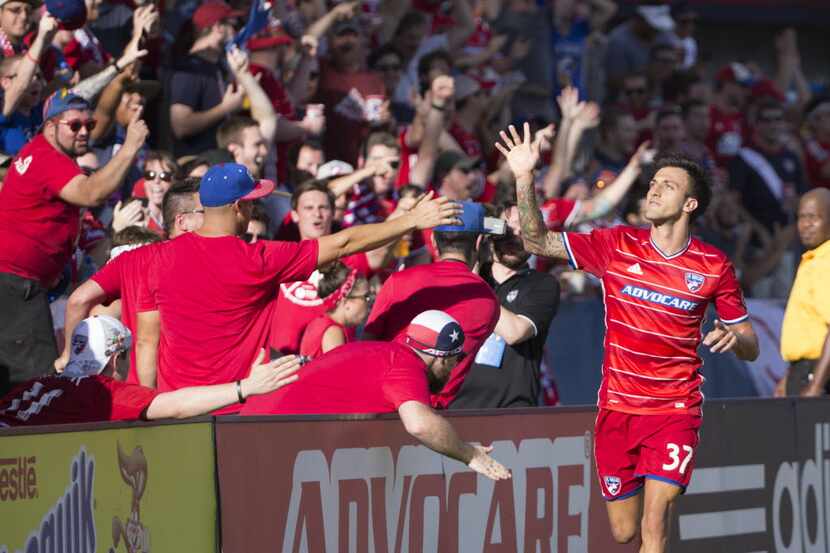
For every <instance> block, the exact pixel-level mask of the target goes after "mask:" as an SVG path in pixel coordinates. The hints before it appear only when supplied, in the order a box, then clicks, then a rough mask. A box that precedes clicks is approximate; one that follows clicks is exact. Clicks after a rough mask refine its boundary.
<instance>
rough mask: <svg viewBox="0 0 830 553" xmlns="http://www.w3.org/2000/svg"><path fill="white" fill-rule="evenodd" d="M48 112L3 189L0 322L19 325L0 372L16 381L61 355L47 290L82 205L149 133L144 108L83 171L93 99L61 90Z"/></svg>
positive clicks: (3, 338)
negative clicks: (102, 159)
mask: <svg viewBox="0 0 830 553" xmlns="http://www.w3.org/2000/svg"><path fill="white" fill-rule="evenodd" d="M43 115H44V117H43V120H44V124H43V127H42V132H41V133H40V134H38V135H37V136H35V138H33V139H32V140H31V141H30V142H29V143H27V144H26V145H25V146H23V148H22V149H21V150H20V152H19V153H18V154H17V156H16V157H15V158H14V160H13V161H12V163H11V167H10V169H9V172H8V174H7V175H6V177H5V179H4V182H3V186H2V188H0V290H2V293H3V295H4V302H3V303H4V305H3V309H0V327H2V328H5V329H14V331H12V332H3V333H0V352H3V353H2V354H0V371H5V370H9V371H11V380H12V381H13V382H18V381H22V380H25V379H27V378H30V377H32V376H36V375H38V374H42V373H43V371H44V370H46V368H47V367H50V366H51V364H52V362H53V361H54V360H55V358H56V357H57V356H58V352H57V348H56V344H55V339H54V334H53V332H52V316H51V314H50V312H49V303H48V300H47V295H46V293H47V290H48V289H49V288H51V287H52V286H54V285H55V284H56V283H57V281H58V279H59V278H60V275H61V273H62V272H63V269H64V266H65V265H66V264H67V262H68V261H69V259H70V257H71V255H72V252H73V250H74V245H75V240H76V238H77V236H78V230H79V227H80V210H81V208H82V207H93V206H96V205H100V204H101V203H103V202H104V200H106V199H107V197H109V196H110V194H112V193H113V192H114V191H115V189H116V188H117V187H118V185H119V183H120V182H121V181H122V180H123V178H124V176H125V175H126V174H127V171H128V170H129V169H130V166H131V165H132V163H133V161H134V159H135V157H136V155H137V154H138V152H139V150H140V149H141V147H142V145H143V144H144V139H145V137H146V136H147V134H148V130H147V126H146V125H145V124H144V122H143V121H141V120H140V119H139V117H140V116H141V111H140V110H139V111H137V112H136V113H135V114H134V115H133V119H132V121H131V123H130V125H129V126H128V128H127V135H126V137H125V140H124V144H123V145H122V147H121V149H120V150H119V151H118V153H117V154H116V155H115V156H113V158H112V159H111V160H110V161H109V163H107V164H106V165H104V166H103V167H101V168H100V169H99V170H98V171H96V172H95V173H94V174H92V175H91V176H86V175H85V174H84V173H83V172H82V171H81V169H80V168H79V167H78V165H77V164H76V163H75V161H74V159H73V158H74V157H77V156H80V155H83V154H85V153H86V152H88V151H89V136H90V132H91V131H92V129H93V128H94V126H95V120H94V119H92V110H91V108H90V106H89V103H88V102H87V101H86V100H84V99H83V98H81V97H80V96H77V95H75V94H73V93H72V92H70V91H68V90H66V89H62V90H59V91H57V92H55V93H54V94H53V95H52V96H50V97H49V98H48V99H47V101H46V103H45V104H44V106H43ZM24 337H25V340H24ZM21 344H22V346H21Z"/></svg>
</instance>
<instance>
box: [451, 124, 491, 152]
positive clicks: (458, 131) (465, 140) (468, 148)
mask: <svg viewBox="0 0 830 553" xmlns="http://www.w3.org/2000/svg"><path fill="white" fill-rule="evenodd" d="M449 132H450V135H451V136H452V137H453V138H454V139H455V141H456V142H458V145H459V146H461V149H462V150H464V153H465V154H466V155H467V157H469V158H472V159H479V158H481V156H482V155H483V153H482V152H483V150H482V148H481V141H479V139H478V137H477V136H476V135H474V134H473V133H470V132H467V130H466V129H464V127H462V126H461V125H459V124H458V122H457V121H453V123H452V125H451V126H450V131H449Z"/></svg>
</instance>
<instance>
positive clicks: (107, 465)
mask: <svg viewBox="0 0 830 553" xmlns="http://www.w3.org/2000/svg"><path fill="white" fill-rule="evenodd" d="M595 415H596V413H595V410H594V409H591V408H582V407H566V408H552V409H537V410H530V409H523V410H512V411H470V412H456V413H448V414H447V416H448V418H449V419H450V420H451V422H452V424H453V426H454V427H455V428H456V429H457V430H458V432H459V434H460V435H461V437H462V438H463V439H466V440H469V441H477V442H481V443H485V444H492V445H493V446H494V451H493V455H494V456H495V458H496V459H498V460H499V461H501V462H502V463H504V464H505V465H507V466H508V467H509V468H510V469H511V470H512V472H513V479H512V480H508V481H502V482H498V483H493V482H492V481H489V480H487V479H485V478H484V477H481V476H478V475H476V474H475V473H473V472H471V471H470V470H469V469H468V468H467V467H465V466H463V465H462V464H460V463H458V462H456V461H452V460H450V459H447V458H445V457H442V456H440V455H438V454H436V453H434V452H432V451H430V450H429V449H427V448H425V447H423V446H419V445H416V443H415V442H414V440H413V439H412V438H411V437H409V436H408V435H407V434H406V432H405V431H404V429H403V427H402V425H401V423H400V421H399V420H397V419H396V418H395V417H391V416H383V417H361V416H352V417H252V418H240V417H221V418H217V419H209V418H205V419H199V420H197V421H195V422H188V423H180V424H174V423H170V424H149V423H134V424H127V425H124V424H119V425H113V424H100V425H82V426H71V427H57V426H55V427H46V428H39V429H37V430H36V431H33V430H20V429H14V430H4V431H0V553H7V552H8V553H17V552H21V553H31V552H41V551H43V552H47V551H48V552H61V553H64V552H66V551H72V552H73V553H80V552H83V553H92V552H97V551H101V552H107V553H110V552H116V551H126V552H127V553H138V552H143V553H150V552H156V553H163V552H174V551H188V552H207V553H215V552H217V551H220V550H221V551H223V553H265V552H268V553H274V552H282V553H294V552H309V553H318V552H326V553H349V552H355V553H358V552H359V553H364V552H367V553H368V552H371V553H418V552H430V553H433V552H440V553H456V552H459V553H479V552H481V553H485V552H486V553H502V552H503V553H512V552H519V553H531V552H533V553H535V552H539V553H585V552H591V553H606V552H610V553H614V552H620V553H628V552H634V551H637V547H636V545H633V544H632V545H617V544H615V543H613V541H612V540H611V534H610V530H609V527H608V522H607V519H606V512H605V504H604V501H603V500H602V498H601V497H600V494H599V489H598V485H597V477H596V473H595V469H594V466H593V458H592V450H593V432H592V431H593V423H594V418H595ZM696 465H697V466H696V468H695V473H694V477H693V479H692V483H691V485H690V486H689V489H688V491H687V493H686V495H685V496H684V497H682V498H681V499H680V500H679V502H678V505H677V509H676V512H675V514H674V518H673V520H672V522H671V526H670V551H672V553H691V552H695V553H699V552H701V551H705V552H706V553H740V552H746V553H749V552H761V551H764V552H770V553H771V552H775V553H812V552H823V553H827V552H828V551H830V541H828V537H830V521H828V519H830V400H824V399H802V400H794V399H793V400H790V399H781V400H731V401H712V402H708V403H707V404H706V407H705V415H704V424H703V429H702V431H701V445H700V448H699V449H698V451H697V453H696ZM220 543H221V546H220ZM70 544H71V546H70ZM128 544H129V545H128Z"/></svg>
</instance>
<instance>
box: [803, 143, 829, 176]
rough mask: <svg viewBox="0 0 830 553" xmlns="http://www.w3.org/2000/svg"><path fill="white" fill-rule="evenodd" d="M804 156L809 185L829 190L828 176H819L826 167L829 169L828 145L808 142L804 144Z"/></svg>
mask: <svg viewBox="0 0 830 553" xmlns="http://www.w3.org/2000/svg"><path fill="white" fill-rule="evenodd" d="M804 154H805V155H804V157H805V165H806V166H807V177H808V179H809V180H810V184H812V185H813V186H823V187H824V188H830V176H826V177H823V176H822V175H821V173H822V171H824V170H826V169H825V168H826V167H830V143H825V142H819V141H818V140H808V141H807V142H806V143H805V144H804Z"/></svg>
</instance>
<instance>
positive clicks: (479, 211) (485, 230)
mask: <svg viewBox="0 0 830 553" xmlns="http://www.w3.org/2000/svg"><path fill="white" fill-rule="evenodd" d="M456 203H458V204H459V205H460V206H461V207H462V208H463V211H462V212H461V216H460V217H459V218H460V219H461V225H441V226H438V227H435V228H434V229H432V230H434V231H437V232H473V233H476V234H504V228H505V223H504V221H503V220H501V219H498V218H496V217H487V216H486V212H485V211H484V206H483V205H481V204H479V203H476V202H456Z"/></svg>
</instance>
